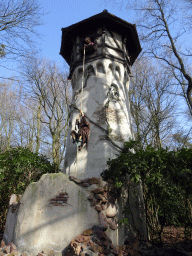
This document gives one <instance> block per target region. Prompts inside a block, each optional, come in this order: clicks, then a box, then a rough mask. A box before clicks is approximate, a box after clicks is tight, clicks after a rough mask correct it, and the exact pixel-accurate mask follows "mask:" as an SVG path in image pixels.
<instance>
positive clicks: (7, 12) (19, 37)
mask: <svg viewBox="0 0 192 256" xmlns="http://www.w3.org/2000/svg"><path fill="white" fill-rule="evenodd" d="M41 14H42V13H41V9H40V7H39V6H38V4H37V2H36V0H1V2H0V66H3V67H6V63H4V62H3V60H10V59H13V58H14V60H15V59H16V58H18V57H21V56H24V55H27V54H29V49H32V48H30V47H31V46H33V51H34V44H33V35H34V34H36V32H35V28H36V26H38V25H40V16H41Z"/></svg>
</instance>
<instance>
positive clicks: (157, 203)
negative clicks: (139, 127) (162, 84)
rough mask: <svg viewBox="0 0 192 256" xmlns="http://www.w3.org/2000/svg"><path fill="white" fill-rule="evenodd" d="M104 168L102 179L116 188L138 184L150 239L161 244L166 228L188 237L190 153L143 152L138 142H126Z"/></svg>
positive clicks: (148, 149) (191, 194) (191, 219)
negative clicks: (179, 229)
mask: <svg viewBox="0 0 192 256" xmlns="http://www.w3.org/2000/svg"><path fill="white" fill-rule="evenodd" d="M107 164H108V168H107V169H106V170H105V171H103V173H102V177H103V179H104V180H112V181H113V183H114V185H115V186H116V187H117V188H119V189H121V188H124V189H128V188H129V186H130V183H131V182H134V183H141V185H142V188H143V194H144V203H145V212H146V221H147V226H148V231H149V234H150V235H151V236H152V237H154V236H155V235H158V237H159V239H160V241H161V234H162V231H163V228H164V227H165V226H168V225H179V226H184V227H185V234H186V236H187V235H189V234H190V233H191V228H192V225H191V223H192V207H191V203H192V190H191V189H190V188H191V186H192V149H189V148H182V149H177V150H176V151H169V150H168V149H167V148H166V149H164V148H158V149H157V148H154V147H152V146H147V147H146V148H145V149H144V148H142V147H141V145H140V143H139V142H137V141H130V142H126V143H125V144H124V150H123V152H122V153H121V154H120V155H119V156H118V157H117V158H115V159H112V160H109V161H108V162H107ZM127 177H129V179H128V178H127Z"/></svg>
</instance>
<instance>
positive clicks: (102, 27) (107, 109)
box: [60, 10, 141, 179]
mask: <svg viewBox="0 0 192 256" xmlns="http://www.w3.org/2000/svg"><path fill="white" fill-rule="evenodd" d="M87 37H89V38H90V40H91V42H92V45H93V47H92V48H89V49H87V48H86V49H85V62H84V63H85V64H84V67H83V58H84V50H83V49H84V44H85V38H87ZM140 51H141V46H140V43H139V39H138V35H137V31H136V27H135V25H132V24H130V23H128V22H126V21H124V20H122V19H120V18H118V17H116V16H114V15H112V14H110V13H108V12H107V11H106V10H104V11H103V12H102V13H99V14H97V15H95V16H92V17H90V18H88V19H86V20H83V21H81V22H79V23H76V24H74V25H72V26H69V27H67V28H63V29H62V44H61V50H60V54H61V55H62V56H63V58H64V59H65V60H66V61H67V63H68V64H69V66H70V74H69V79H71V83H72V88H73V100H72V106H71V116H70V122H69V132H68V139H67V148H66V156H65V163H64V172H65V173H66V174H69V175H73V176H76V177H77V178H81V179H82V178H88V177H93V176H95V177H99V176H100V173H101V172H102V171H103V170H104V169H105V168H106V161H107V160H108V159H109V158H114V157H116V155H117V154H118V152H119V150H120V149H121V148H122V147H123V144H124V142H125V141H128V140H129V138H132V130H131V118H130V106H129V100H128V90H129V76H130V67H131V66H132V65H133V63H134V61H135V60H136V58H137V56H138V55H139V53H140ZM82 79H83V82H82ZM82 84H83V92H82ZM81 108H82V111H83V112H84V113H85V116H86V119H87V121H88V122H89V123H90V135H89V143H88V147H87V148H86V146H84V147H83V148H82V149H81V150H77V147H76V145H75V144H73V141H72V139H71V138H70V137H71V136H70V133H71V131H72V130H74V128H75V123H76V119H77V117H78V116H79V110H80V109H81Z"/></svg>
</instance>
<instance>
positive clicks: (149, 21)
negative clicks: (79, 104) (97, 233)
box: [0, 0, 192, 223]
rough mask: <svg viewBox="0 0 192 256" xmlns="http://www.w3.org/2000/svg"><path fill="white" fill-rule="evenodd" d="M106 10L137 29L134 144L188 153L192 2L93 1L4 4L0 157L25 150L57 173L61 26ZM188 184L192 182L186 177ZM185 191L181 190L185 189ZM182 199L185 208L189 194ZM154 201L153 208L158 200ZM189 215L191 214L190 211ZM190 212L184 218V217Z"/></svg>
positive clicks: (61, 150)
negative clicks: (139, 51) (15, 150)
mask: <svg viewBox="0 0 192 256" xmlns="http://www.w3.org/2000/svg"><path fill="white" fill-rule="evenodd" d="M105 8H107V9H108V11H109V12H111V13H113V14H115V15H116V16H118V17H121V18H123V19H124V20H126V21H128V22H130V23H136V25H137V30H138V34H139V38H140V42H141V46H142V49H143V50H142V53H141V54H140V56H139V58H138V59H137V61H136V62H135V64H134V66H133V67H132V75H131V83H130V91H129V100H130V107H131V113H132V125H133V133H134V138H135V139H136V140H137V141H139V145H140V148H142V150H143V149H145V148H146V149H149V148H150V147H151V146H152V147H153V148H155V149H156V151H154V152H156V153H158V150H160V151H161V150H163V148H166V152H171V151H175V152H176V151H177V150H180V149H182V148H184V147H185V148H188V149H192V118H191V116H192V94H191V92H192V89H191V88H192V75H191V68H192V66H191V65H192V63H191V57H192V48H191V40H192V36H191V35H192V34H191V31H192V27H191V24H192V23H191V20H192V15H191V13H192V12H191V11H192V1H190V0H181V1H179V2H178V1H173V0H171V1H167V0H149V1H142V0H137V1H131V0H130V1H120V2H119V1H110V2H109V1H108V0H106V1H105V2H101V1H99V0H98V1H81V3H80V2H79V1H77V0H74V1H72V2H69V1H59V0H58V1H54V2H53V1H48V2H47V1H46V3H45V2H44V1H43V0H42V1H39V2H37V1H36V0H10V1H6V0H2V1H1V2H0V79H1V80H0V151H1V154H2V155H3V154H4V155H5V154H6V152H7V151H9V150H10V149H11V148H12V147H13V148H18V147H25V148H27V149H28V150H29V151H28V152H31V151H32V152H34V153H35V154H36V155H35V156H37V155H45V156H46V157H47V158H48V159H49V160H50V161H51V162H52V163H53V165H54V166H57V167H58V166H59V167H60V168H61V169H62V165H63V159H64V154H65V147H66V136H67V130H68V119H69V115H70V104H71V97H72V90H71V85H70V81H68V80H67V76H68V67H67V64H66V63H65V61H64V60H63V59H62V57H61V56H59V49H60V43H61V28H62V27H66V26H69V25H71V24H73V23H76V22H79V21H81V20H83V19H85V18H88V17H90V16H92V15H95V14H96V13H99V12H101V11H103V9H105ZM149 145H150V146H149ZM18 152H21V148H19V151H18ZM146 152H147V150H146ZM163 152H164V151H163ZM156 153H155V154H156ZM189 153H190V152H189ZM135 156H136V155H135ZM125 157H127V155H126V156H125ZM123 159H124V158H123ZM146 159H147V158H146ZM187 159H189V158H187ZM43 161H44V160H43ZM45 161H46V160H45ZM115 161H116V160H115ZM117 161H118V160H117ZM123 161H124V160H123ZM127 161H128V160H127V159H126V165H127ZM121 162H122V160H121ZM149 162H151V158H150V161H149ZM187 162H188V160H187V161H185V163H187ZM9 163H11V164H13V161H10V159H9ZM115 166H116V162H115ZM148 166H150V164H148ZM186 166H188V165H186ZM109 167H110V163H109ZM38 168H39V167H38ZM51 168H52V166H51V167H50V170H49V171H51ZM179 168H180V167H179ZM120 169H121V168H120ZM173 169H174V168H173ZM23 170H24V171H25V169H23ZM162 170H163V168H162ZM186 170H189V167H186ZM44 171H45V169H44ZM154 171H156V169H155V168H154ZM16 172H18V169H16ZM129 174H130V173H129ZM136 174H137V175H138V173H136ZM3 175H4V174H3ZM30 175H31V174H29V176H30ZM162 175H163V174H162ZM179 175H180V174H179ZM187 175H188V174H187ZM135 177H137V176H135ZM158 177H159V178H157V182H159V179H161V181H162V176H161V175H160V176H158ZM144 178H145V179H146V177H144ZM147 178H149V177H147ZM171 178H172V177H171ZM187 179H188V180H189V182H190V180H191V179H190V177H188V176H187ZM29 180H30V179H29ZM29 180H28V181H29ZM185 180H186V179H185ZM28 181H27V182H28ZM152 182H153V183H154V180H152ZM158 184H159V183H158ZM161 184H162V182H161ZM166 184H168V183H167V182H166V183H165V185H166ZM25 185H26V184H25ZM177 186H178V184H177ZM177 188H178V187H177ZM183 189H184V191H185V190H186V186H184V187H183ZM147 191H148V188H147ZM187 193H188V191H187ZM185 195H186V193H185ZM185 198H186V202H188V201H189V203H190V201H191V195H190V194H189V193H188V194H187V196H185ZM155 200H156V202H157V198H156V199H155ZM181 200H182V199H181ZM152 201H153V200H152ZM172 201H173V200H172ZM160 202H162V199H160ZM170 202H171V201H170ZM153 203H154V201H153ZM190 205H191V204H190ZM185 206H186V205H183V209H185V208H186V207H185ZM189 209H190V214H191V206H190V207H189ZM190 214H189V213H188V212H187V214H186V216H187V218H188V216H189V215H190ZM190 216H191V215H190ZM186 223H189V222H188V220H187V222H186Z"/></svg>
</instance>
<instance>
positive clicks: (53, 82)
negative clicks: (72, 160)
mask: <svg viewBox="0 0 192 256" xmlns="http://www.w3.org/2000/svg"><path fill="white" fill-rule="evenodd" d="M23 74H24V76H25V80H26V81H28V93H29V94H30V95H31V93H32V95H33V97H34V102H36V103H35V104H36V105H37V109H38V112H37V120H39V121H40V122H41V125H42V129H43V130H44V132H46V133H47V135H48V136H46V138H45V139H44V140H42V138H41V141H42V143H44V144H46V145H47V147H48V145H51V152H52V153H51V157H52V159H53V161H54V162H55V163H56V164H58V165H59V164H60V163H61V161H62V160H63V156H64V152H65V146H66V137H67V136H66V135H67V129H68V118H69V104H70V98H71V94H70V84H69V83H68V82H67V74H63V72H61V71H60V70H59V68H58V67H57V66H56V64H55V63H51V62H50V61H47V60H39V59H36V60H33V61H30V62H28V61H27V62H25V65H24V73H23ZM38 125H40V123H38ZM39 139H40V138H38V136H37V140H39ZM37 144H38V143H37ZM41 150H42V149H41Z"/></svg>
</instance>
